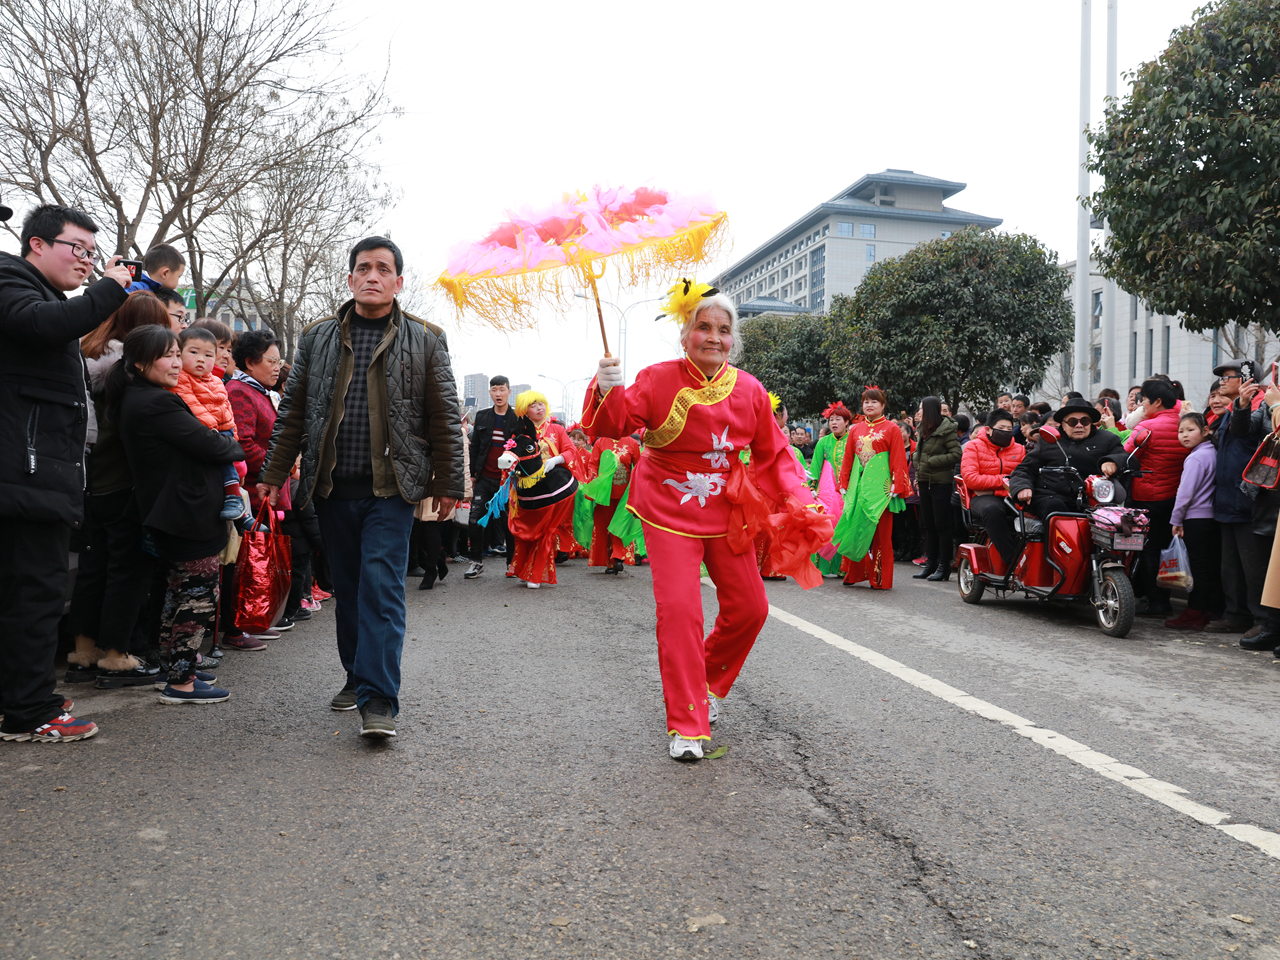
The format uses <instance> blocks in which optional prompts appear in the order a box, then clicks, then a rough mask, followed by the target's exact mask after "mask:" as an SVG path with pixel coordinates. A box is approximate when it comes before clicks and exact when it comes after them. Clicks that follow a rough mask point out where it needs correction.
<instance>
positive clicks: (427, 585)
mask: <svg viewBox="0 0 1280 960" xmlns="http://www.w3.org/2000/svg"><path fill="white" fill-rule="evenodd" d="M435 585H436V582H435V581H434V580H432V579H431V578H430V577H423V578H422V582H421V583H419V584H418V589H419V590H430V589H431V588H432V587H434V586H435Z"/></svg>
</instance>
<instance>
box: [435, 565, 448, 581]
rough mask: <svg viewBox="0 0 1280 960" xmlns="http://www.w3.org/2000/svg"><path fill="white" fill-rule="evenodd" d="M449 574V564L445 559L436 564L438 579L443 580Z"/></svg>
mask: <svg viewBox="0 0 1280 960" xmlns="http://www.w3.org/2000/svg"><path fill="white" fill-rule="evenodd" d="M448 575H449V565H448V564H447V563H445V562H444V561H443V560H441V561H440V562H439V563H438V564H436V579H437V580H443V579H444V578H445V577H447V576H448Z"/></svg>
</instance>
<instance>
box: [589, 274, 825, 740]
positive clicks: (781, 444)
mask: <svg viewBox="0 0 1280 960" xmlns="http://www.w3.org/2000/svg"><path fill="white" fill-rule="evenodd" d="M663 312H664V313H667V314H669V315H671V317H672V319H675V320H678V321H679V322H680V324H681V328H680V343H681V346H683V347H684V350H685V354H686V355H685V356H684V357H683V358H681V359H680V360H668V361H666V362H665V363H658V364H654V365H653V366H650V367H646V368H644V369H643V370H641V371H640V373H639V375H638V376H637V377H636V381H635V384H634V385H632V386H631V387H628V388H626V389H625V391H624V389H623V386H622V382H621V381H622V376H621V372H620V369H619V367H618V361H617V360H616V359H610V358H606V359H604V360H601V361H600V369H599V373H598V374H597V376H596V379H595V380H594V381H593V382H592V384H591V387H590V388H589V390H588V392H587V398H586V401H585V402H584V407H583V416H582V427H583V429H585V430H586V431H587V433H588V434H589V435H591V436H597V437H599V436H605V437H615V438H616V437H623V436H626V435H627V434H630V433H632V432H633V431H635V430H644V431H645V433H644V438H643V443H644V451H643V453H642V454H641V456H640V459H639V462H638V463H637V464H636V466H635V468H634V469H633V470H632V473H631V491H630V494H629V497H628V501H627V509H628V510H630V511H631V512H632V513H634V514H635V515H636V516H637V517H639V518H640V520H641V521H642V522H643V525H644V538H645V545H646V547H647V548H648V551H649V562H650V565H651V566H652V568H653V595H654V600H655V602H656V604H657V633H658V665H659V670H660V671H661V673H662V690H663V698H664V700H665V701H666V713H667V733H668V735H669V737H670V738H671V739H670V746H669V752H670V755H671V757H672V758H674V759H677V760H698V759H701V757H702V743H701V741H703V740H708V739H710V736H711V726H710V724H711V723H712V722H714V720H715V719H716V716H717V714H718V712H719V708H718V706H717V701H718V700H720V699H723V698H724V696H725V695H726V694H728V692H729V688H730V687H732V686H733V682H734V680H735V679H736V678H737V676H738V671H739V670H741V669H742V664H743V662H744V661H745V660H746V658H747V654H748V653H749V652H750V650H751V647H752V644H754V643H755V639H756V636H757V635H758V634H759V632H760V628H761V627H762V626H763V625H764V621H765V619H766V617H767V616H768V613H769V602H768V599H767V597H766V595H765V590H764V584H763V583H761V581H760V574H759V571H758V568H757V566H756V555H755V551H754V550H753V549H752V539H753V538H754V536H755V535H756V533H758V532H759V530H760V529H761V528H762V527H763V526H764V525H768V526H769V527H770V529H771V530H772V531H773V551H774V552H773V557H772V562H773V566H774V569H776V570H780V571H782V572H784V573H787V574H790V575H792V576H795V577H796V579H797V581H798V582H800V583H801V585H802V586H806V587H808V586H817V585H819V584H821V582H822V577H821V575H820V574H819V573H818V571H817V570H816V569H815V568H814V566H813V564H812V563H811V562H810V560H809V555H810V554H812V553H813V552H814V551H815V550H816V549H818V547H820V546H821V545H822V544H823V543H825V542H828V541H829V540H830V538H831V519H830V518H829V517H827V516H825V515H823V514H821V513H819V512H817V511H818V509H819V508H818V507H817V505H816V504H815V503H814V500H813V495H812V494H811V493H810V492H809V490H808V489H807V488H806V487H805V486H804V484H803V483H802V482H800V480H799V479H798V478H797V476H796V472H795V469H794V460H793V459H792V457H791V455H790V454H789V453H788V452H787V450H786V440H785V438H784V437H783V435H782V434H781V433H780V432H779V430H778V425H777V424H776V423H775V422H774V418H773V411H772V410H771V408H770V404H769V397H768V395H767V394H766V393H765V391H764V387H762V386H761V385H760V382H759V381H758V380H756V379H755V378H754V377H752V376H751V375H750V374H748V373H744V372H742V371H739V370H737V369H736V368H735V367H733V366H731V365H730V364H729V357H730V353H731V351H732V349H733V345H734V342H735V339H736V333H737V322H738V317H737V311H736V310H735V309H734V305H733V302H732V301H731V300H729V298H728V297H725V296H723V295H721V294H719V293H718V292H717V291H716V289H715V288H714V287H710V286H708V285H707V284H696V283H693V282H692V281H688V280H686V281H681V282H680V283H677V284H676V285H675V286H674V287H672V289H671V297H670V299H669V300H668V301H667V303H666V304H665V305H664V306H663ZM747 448H749V449H750V455H751V460H752V462H753V464H754V467H755V470H754V477H753V478H750V479H749V478H748V473H747V470H746V467H745V465H744V464H743V462H742V459H741V457H740V454H741V453H742V452H743V450H744V449H747ZM752 480H754V483H753V482H752ZM757 485H758V486H757ZM766 498H768V499H769V500H773V501H775V502H777V503H779V504H785V511H784V512H782V513H777V514H770V512H769V507H768V504H767V502H766ZM703 563H705V564H706V566H707V572H708V573H709V574H710V575H711V579H712V581H713V582H714V583H715V585H716V599H717V601H718V602H719V605H720V612H719V614H718V615H717V617H716V622H715V627H714V628H713V629H712V631H711V634H710V636H706V637H705V638H704V634H703V619H702V591H701V585H700V577H701V571H700V567H701V565H702V564H703Z"/></svg>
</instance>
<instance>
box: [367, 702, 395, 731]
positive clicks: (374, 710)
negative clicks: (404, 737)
mask: <svg viewBox="0 0 1280 960" xmlns="http://www.w3.org/2000/svg"><path fill="white" fill-rule="evenodd" d="M395 735H396V718H395V715H394V714H393V713H392V712H391V704H389V703H387V701H385V700H383V699H382V698H381V697H370V698H369V699H368V700H367V701H366V702H365V705H364V706H363V707H361V708H360V736H362V737H373V738H382V739H385V738H388V737H394V736H395Z"/></svg>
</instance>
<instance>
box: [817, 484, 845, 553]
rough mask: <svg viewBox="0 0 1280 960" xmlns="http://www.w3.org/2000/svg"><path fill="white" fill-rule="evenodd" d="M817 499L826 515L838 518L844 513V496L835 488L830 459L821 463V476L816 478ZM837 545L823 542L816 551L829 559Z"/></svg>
mask: <svg viewBox="0 0 1280 960" xmlns="http://www.w3.org/2000/svg"><path fill="white" fill-rule="evenodd" d="M818 500H819V502H820V503H821V504H822V505H823V507H825V508H826V511H827V516H829V517H833V518H835V519H837V520H838V519H839V518H840V515H841V514H842V513H844V498H843V497H841V496H840V491H839V490H837V489H836V478H835V471H833V470H832V469H831V462H830V461H826V462H824V463H823V464H822V476H821V477H820V478H819V479H818ZM838 546H839V544H836V543H826V544H823V546H822V548H821V549H820V550H819V551H818V556H820V557H821V558H822V559H823V560H830V559H831V558H832V557H834V556H835V555H836V549H837V547H838Z"/></svg>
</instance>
